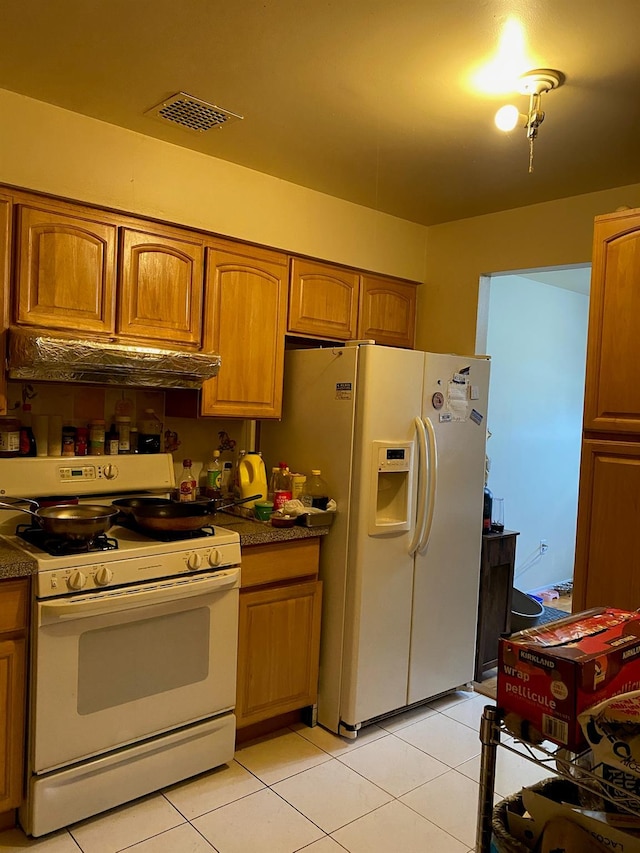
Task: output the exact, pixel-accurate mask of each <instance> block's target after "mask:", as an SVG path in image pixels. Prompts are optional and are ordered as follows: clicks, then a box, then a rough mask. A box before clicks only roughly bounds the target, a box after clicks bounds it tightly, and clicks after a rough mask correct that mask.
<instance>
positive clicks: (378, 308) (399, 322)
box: [358, 275, 417, 349]
mask: <svg viewBox="0 0 640 853" xmlns="http://www.w3.org/2000/svg"><path fill="white" fill-rule="evenodd" d="M416 294H417V290H416V285H415V284H405V283H404V282H401V281H394V280H392V279H387V278H380V277H379V276H371V275H363V276H362V279H361V282H360V307H359V311H358V338H359V339H360V340H367V339H373V340H374V341H375V342H376V343H377V344H387V345H388V346H394V347H406V348H408V349H412V348H413V345H414V340H415V333H416Z"/></svg>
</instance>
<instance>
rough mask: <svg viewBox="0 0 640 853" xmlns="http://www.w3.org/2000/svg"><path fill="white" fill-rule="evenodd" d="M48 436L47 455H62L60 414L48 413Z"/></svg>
mask: <svg viewBox="0 0 640 853" xmlns="http://www.w3.org/2000/svg"><path fill="white" fill-rule="evenodd" d="M48 436H49V442H48V444H49V456H62V415H49V432H48ZM36 448H37V439H36ZM38 455H40V454H38Z"/></svg>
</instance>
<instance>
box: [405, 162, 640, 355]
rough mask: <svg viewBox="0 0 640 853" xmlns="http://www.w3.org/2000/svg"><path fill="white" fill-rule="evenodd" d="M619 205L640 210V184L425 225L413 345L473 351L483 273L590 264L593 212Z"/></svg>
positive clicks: (447, 350) (439, 349) (442, 350)
mask: <svg viewBox="0 0 640 853" xmlns="http://www.w3.org/2000/svg"><path fill="white" fill-rule="evenodd" d="M533 178H534V180H535V175H534V176H533ZM622 205H627V206H629V207H640V184H634V185H632V186H628V187H619V188H617V189H612V190H604V191H602V192H597V193H588V194H585V195H580V196H573V197H572V198H565V199H560V200H559V201H551V202H545V203H544V204H534V205H530V206H528V207H521V208H517V209H516V210H505V211H502V212H500V213H493V214H489V215H487V216H477V217H474V218H473V219H462V220H458V221H457V222H449V223H445V224H444V225H436V226H432V227H431V228H429V229H428V236H427V272H426V277H425V286H424V287H421V288H420V291H419V305H418V333H417V340H416V346H417V347H418V348H419V349H425V350H433V351H435V352H460V353H465V354H469V355H471V354H473V353H474V352H475V340H476V317H477V313H478V288H479V281H480V277H481V276H482V275H486V274H489V273H495V272H506V271H524V270H531V269H537V268H539V267H554V266H563V265H566V264H580V263H585V262H590V261H591V243H592V237H593V218H594V216H597V215H598V214H602V213H609V212H610V211H613V210H615V209H616V208H617V207H619V206H622Z"/></svg>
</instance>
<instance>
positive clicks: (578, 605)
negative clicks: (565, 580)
mask: <svg viewBox="0 0 640 853" xmlns="http://www.w3.org/2000/svg"><path fill="white" fill-rule="evenodd" d="M638 495H640V443H638V444H635V443H631V442H625V441H595V440H585V441H583V443H582V460H581V463H580V494H579V497H578V525H577V534H576V561H575V569H574V576H573V602H572V608H573V611H574V612H576V611H580V610H585V609H587V608H590V607H607V606H608V607H619V608H621V609H622V610H636V609H637V608H638V607H640V573H639V572H638V570H637V567H638V565H639V563H640V540H638V538H637V537H636V535H635V534H636V531H637V528H638V517H639V512H638Z"/></svg>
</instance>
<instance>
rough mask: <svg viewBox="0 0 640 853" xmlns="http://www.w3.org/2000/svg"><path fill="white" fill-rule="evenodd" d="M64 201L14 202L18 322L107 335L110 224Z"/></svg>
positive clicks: (112, 246)
mask: <svg viewBox="0 0 640 853" xmlns="http://www.w3.org/2000/svg"><path fill="white" fill-rule="evenodd" d="M97 213H98V212H97V211H92V210H90V209H88V208H82V207H75V206H71V205H69V208H68V211H66V210H63V209H62V208H58V209H55V210H48V209H46V208H45V207H39V206H31V205H19V206H18V226H17V227H18V240H17V252H18V255H17V259H16V264H17V266H16V269H17V277H16V281H17V304H16V309H15V319H16V322H18V323H23V324H27V325H34V326H42V327H43V328H48V329H61V330H64V331H66V332H77V331H79V330H81V331H84V332H91V333H106V334H113V332H114V321H115V254H116V226H115V225H113V224H110V223H109V222H107V221H101V220H100V217H99V216H98V215H97Z"/></svg>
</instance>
